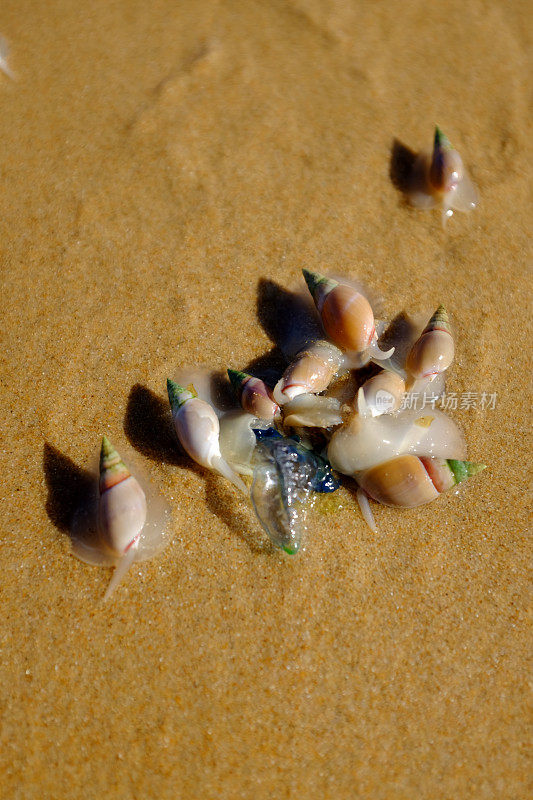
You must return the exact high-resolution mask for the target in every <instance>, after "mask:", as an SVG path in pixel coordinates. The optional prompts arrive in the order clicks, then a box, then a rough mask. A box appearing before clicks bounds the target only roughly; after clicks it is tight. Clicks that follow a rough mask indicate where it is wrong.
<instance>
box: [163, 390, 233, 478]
mask: <svg viewBox="0 0 533 800" xmlns="http://www.w3.org/2000/svg"><path fill="white" fill-rule="evenodd" d="M167 391H168V399H169V402H170V408H171V410H172V420H173V423H174V428H175V431H176V434H177V436H178V439H179V441H180V442H181V445H182V446H183V449H184V450H185V451H186V452H187V454H188V455H189V456H190V457H191V458H192V459H193V461H196V463H197V464H200V465H201V466H202V467H207V468H208V469H214V470H215V471H216V472H219V473H220V474H221V475H223V476H224V477H225V478H228V480H230V481H231V482H232V483H233V484H234V485H235V486H237V488H238V489H240V490H241V491H243V492H245V493H246V486H245V485H244V483H243V482H242V480H241V479H240V478H239V476H238V475H236V473H235V472H234V471H233V470H232V469H231V467H230V466H229V464H227V462H226V461H225V460H224V459H223V458H222V456H221V454H220V444H219V433H220V426H219V422H218V417H217V415H216V414H215V412H214V410H213V408H212V406H210V405H209V403H208V402H206V401H205V400H200V398H199V397H198V395H197V393H196V391H195V389H194V386H191V387H189V388H188V389H184V388H183V387H182V386H180V385H179V384H177V383H175V382H174V381H172V380H170V378H169V379H168V380H167Z"/></svg>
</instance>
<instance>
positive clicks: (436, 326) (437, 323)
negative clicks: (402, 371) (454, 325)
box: [405, 305, 455, 380]
mask: <svg viewBox="0 0 533 800" xmlns="http://www.w3.org/2000/svg"><path fill="white" fill-rule="evenodd" d="M454 354H455V346H454V341H453V336H452V332H451V327H450V321H449V319H448V314H447V312H446V309H445V308H444V306H442V305H440V306H439V307H438V308H437V310H436V311H435V313H434V314H433V316H432V317H431V319H430V320H429V322H428V324H427V325H426V327H425V328H424V330H423V331H422V334H421V335H420V337H419V338H418V339H417V340H416V342H415V343H414V345H413V346H412V348H411V350H410V351H409V355H408V356H407V361H406V364H405V368H406V370H407V372H408V373H409V374H410V375H411V376H412V377H413V378H415V379H417V380H418V379H420V378H428V379H429V380H433V379H434V378H435V376H436V375H439V374H440V373H442V372H445V371H446V370H447V369H448V367H449V366H450V364H451V363H452V361H453V358H454Z"/></svg>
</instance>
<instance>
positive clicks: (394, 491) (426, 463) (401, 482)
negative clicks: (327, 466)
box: [355, 455, 485, 508]
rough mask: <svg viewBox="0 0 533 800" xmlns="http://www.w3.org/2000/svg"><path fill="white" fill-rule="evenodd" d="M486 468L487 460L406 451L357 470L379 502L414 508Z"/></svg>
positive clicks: (362, 485)
mask: <svg viewBox="0 0 533 800" xmlns="http://www.w3.org/2000/svg"><path fill="white" fill-rule="evenodd" d="M483 469H485V465H484V464H476V463H474V462H472V461H456V460H453V459H443V458H418V457H417V456H413V455H403V456H399V457H398V458H393V459H391V460H390V461H385V462H384V463H382V464H378V465H377V466H375V467H372V468H371V469H369V470H366V471H363V472H360V473H356V476H355V477H356V480H357V482H358V483H359V485H360V486H361V487H362V488H363V489H364V490H365V491H366V492H367V494H369V495H370V497H372V498H374V500H377V501H378V502H379V503H383V505H388V506H398V507H402V508H414V507H415V506H419V505H423V504H424V503H429V502H431V500H434V499H435V498H436V497H437V496H438V495H439V494H441V493H442V492H446V491H448V489H451V488H452V487H453V486H455V485H456V484H457V483H461V481H464V480H467V478H469V477H471V476H472V475H477V473H478V472H481V470H483Z"/></svg>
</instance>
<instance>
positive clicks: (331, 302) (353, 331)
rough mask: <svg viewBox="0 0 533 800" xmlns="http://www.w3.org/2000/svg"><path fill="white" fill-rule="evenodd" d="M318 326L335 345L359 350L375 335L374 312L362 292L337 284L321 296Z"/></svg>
mask: <svg viewBox="0 0 533 800" xmlns="http://www.w3.org/2000/svg"><path fill="white" fill-rule="evenodd" d="M320 317H321V320H322V325H323V327H324V330H325V332H326V334H327V335H328V337H329V338H330V339H331V341H332V342H334V343H335V344H336V345H337V347H340V348H341V349H343V350H349V351H352V352H355V353H360V352H362V351H363V350H366V349H367V348H368V347H369V345H370V343H371V342H372V341H373V339H374V338H375V336H376V329H375V326H374V314H373V312H372V308H371V307H370V303H369V302H368V300H367V299H366V297H363V295H362V294H361V293H360V292H358V291H357V289H354V288H353V287H352V286H348V285H347V284H342V283H340V284H338V285H337V286H336V287H335V288H334V289H332V290H331V291H330V292H328V294H327V295H326V296H325V298H324V302H323V303H322V309H321V312H320Z"/></svg>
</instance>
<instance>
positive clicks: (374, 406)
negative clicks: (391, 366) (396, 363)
mask: <svg viewBox="0 0 533 800" xmlns="http://www.w3.org/2000/svg"><path fill="white" fill-rule="evenodd" d="M362 389H363V393H364V396H365V401H366V406H367V411H368V413H370V414H371V415H372V416H373V417H378V416H380V415H381V414H392V413H393V412H394V411H398V409H399V408H400V406H401V404H402V400H403V397H404V395H405V381H404V380H403V378H401V377H400V375H398V374H397V373H396V372H389V371H388V370H382V371H381V372H379V373H378V374H377V375H374V376H373V377H372V378H369V379H368V380H367V381H365V382H364V383H363V386H362Z"/></svg>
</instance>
